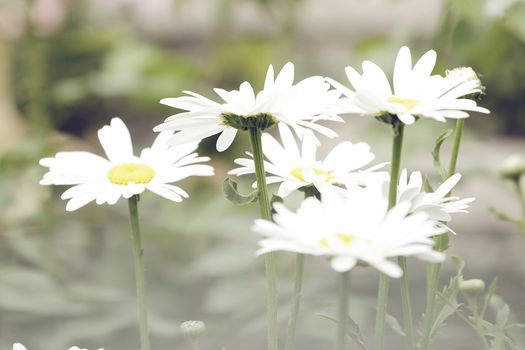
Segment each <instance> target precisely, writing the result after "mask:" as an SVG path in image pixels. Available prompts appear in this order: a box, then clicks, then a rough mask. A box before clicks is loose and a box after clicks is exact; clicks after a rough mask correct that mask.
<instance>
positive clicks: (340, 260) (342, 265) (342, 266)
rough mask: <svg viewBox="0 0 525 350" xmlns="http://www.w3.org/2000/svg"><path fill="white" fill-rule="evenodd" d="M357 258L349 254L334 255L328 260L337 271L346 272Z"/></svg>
mask: <svg viewBox="0 0 525 350" xmlns="http://www.w3.org/2000/svg"><path fill="white" fill-rule="evenodd" d="M356 263H357V260H356V259H355V258H354V257H351V256H336V257H333V258H332V259H331V260H330V266H332V268H333V269H334V270H335V271H337V272H346V271H348V270H350V269H352V268H353V267H354V266H355V264H356Z"/></svg>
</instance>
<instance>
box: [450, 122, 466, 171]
mask: <svg viewBox="0 0 525 350" xmlns="http://www.w3.org/2000/svg"><path fill="white" fill-rule="evenodd" d="M464 125H465V120H464V119H458V120H457V121H456V131H455V132H454V144H453V145H452V155H451V156H450V164H449V166H448V177H451V176H452V175H454V174H455V173H456V163H457V161H458V155H459V146H461V136H462V135H463V126H464Z"/></svg>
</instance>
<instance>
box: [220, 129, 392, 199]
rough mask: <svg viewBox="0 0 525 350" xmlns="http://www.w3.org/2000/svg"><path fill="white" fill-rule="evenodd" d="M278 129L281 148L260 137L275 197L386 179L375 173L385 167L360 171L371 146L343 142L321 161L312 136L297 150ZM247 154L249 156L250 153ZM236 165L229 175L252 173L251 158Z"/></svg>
mask: <svg viewBox="0 0 525 350" xmlns="http://www.w3.org/2000/svg"><path fill="white" fill-rule="evenodd" d="M278 128H279V134H280V136H281V140H282V144H280V143H279V142H278V141H277V140H276V139H275V138H274V137H273V136H271V135H270V134H263V135H262V143H263V150H264V155H265V157H266V159H267V161H265V164H264V169H265V170H266V172H267V173H268V174H269V176H268V177H267V178H266V182H267V183H268V184H271V183H281V185H280V186H279V189H278V191H277V195H278V196H281V197H285V196H287V195H289V194H290V193H292V192H293V191H295V190H297V189H299V188H301V187H308V186H315V188H316V189H317V190H318V191H319V192H322V191H323V190H324V188H325V187H327V186H328V187H332V186H334V185H344V186H355V185H366V184H367V183H368V182H370V181H385V180H387V179H388V173H387V172H375V170H377V169H379V168H381V167H383V166H384V165H385V164H387V163H382V164H378V165H376V166H373V167H371V168H368V169H362V168H363V167H364V166H365V165H367V164H369V163H370V162H371V161H372V160H373V159H374V158H375V155H374V154H373V153H372V152H370V146H369V145H368V144H366V143H364V142H360V143H356V144H353V143H351V142H342V143H340V144H338V145H337V146H335V147H334V148H333V149H332V150H331V151H330V153H328V155H327V156H326V158H325V159H324V160H318V159H317V147H318V146H317V143H316V140H315V137H314V136H313V134H312V133H311V132H309V133H305V135H304V137H303V139H302V144H301V150H299V147H298V145H297V143H296V140H295V138H294V136H293V134H292V132H291V131H290V129H289V128H288V127H287V126H286V125H284V124H279V126H278ZM246 154H248V155H249V156H252V154H251V153H249V152H247V153H246ZM235 163H236V164H239V165H240V166H241V167H240V168H236V169H233V170H231V171H230V172H229V173H228V174H230V175H237V176H241V175H246V174H253V173H255V165H254V162H253V158H252V159H250V158H238V159H236V160H235ZM256 185H257V183H254V187H256Z"/></svg>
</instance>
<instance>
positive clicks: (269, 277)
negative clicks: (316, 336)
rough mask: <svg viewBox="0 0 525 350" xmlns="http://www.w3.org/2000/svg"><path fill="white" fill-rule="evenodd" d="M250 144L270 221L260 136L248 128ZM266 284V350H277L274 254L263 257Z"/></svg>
mask: <svg viewBox="0 0 525 350" xmlns="http://www.w3.org/2000/svg"><path fill="white" fill-rule="evenodd" d="M249 133H250V143H251V146H252V152H253V162H254V164H255V178H256V180H257V189H258V202H259V209H260V211H261V217H262V218H263V219H265V220H271V219H272V213H271V205H270V200H269V197H268V188H267V185H266V176H265V171H264V154H263V150H262V141H261V135H262V131H261V130H260V129H259V128H250V129H249ZM264 263H265V268H266V284H267V312H268V350H278V339H277V278H276V266H275V265H276V262H275V253H268V254H265V255H264Z"/></svg>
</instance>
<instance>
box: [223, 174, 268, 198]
mask: <svg viewBox="0 0 525 350" xmlns="http://www.w3.org/2000/svg"><path fill="white" fill-rule="evenodd" d="M222 191H223V192H224V195H225V196H226V198H227V199H228V200H229V201H230V202H232V203H234V204H237V205H246V204H250V203H252V202H255V201H256V200H257V196H258V194H259V192H258V191H257V190H254V191H253V192H250V193H249V194H247V195H243V194H241V193H239V191H238V190H237V182H235V181H233V180H232V179H231V178H229V177H227V178H226V179H224V182H223V184H222Z"/></svg>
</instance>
